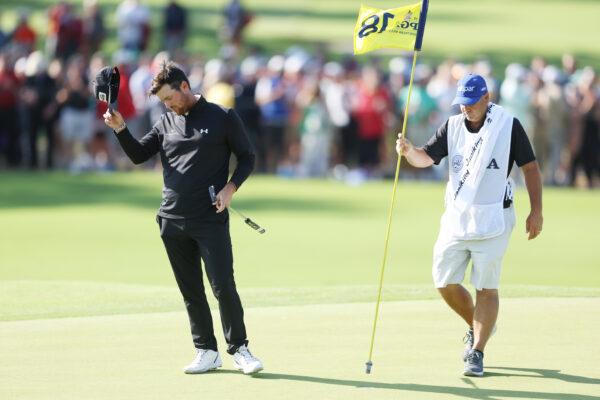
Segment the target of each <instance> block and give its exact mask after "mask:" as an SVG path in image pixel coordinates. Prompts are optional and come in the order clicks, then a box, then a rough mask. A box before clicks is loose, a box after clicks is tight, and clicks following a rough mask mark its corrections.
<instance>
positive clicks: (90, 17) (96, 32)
mask: <svg viewBox="0 0 600 400" xmlns="http://www.w3.org/2000/svg"><path fill="white" fill-rule="evenodd" d="M82 24H83V41H82V45H83V46H82V47H84V49H83V52H84V54H86V55H87V56H88V57H89V56H91V55H92V54H94V53H96V52H97V51H98V50H100V47H101V46H102V42H103V41H104V37H105V36H106V28H105V27H104V16H103V15H102V9H101V8H100V6H99V5H98V1H97V0H85V1H84V7H83V22H82Z"/></svg>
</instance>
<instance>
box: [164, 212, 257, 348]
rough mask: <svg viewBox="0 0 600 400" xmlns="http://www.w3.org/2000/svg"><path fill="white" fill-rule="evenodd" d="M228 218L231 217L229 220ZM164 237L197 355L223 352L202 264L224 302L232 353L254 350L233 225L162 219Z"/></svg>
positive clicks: (223, 318) (225, 326)
mask: <svg viewBox="0 0 600 400" xmlns="http://www.w3.org/2000/svg"><path fill="white" fill-rule="evenodd" d="M224 217H226V216H224ZM157 221H158V224H159V226H160V236H161V238H162V240H163V243H164V245H165V249H166V250H167V255H168V256H169V261H170V262H171V267H172V268H173V273H174V274H175V280H176V281H177V285H178V286H179V290H180V291H181V294H182V295H183V300H184V302H185V307H186V309H187V313H188V316H189V319H190V326H191V331H192V339H193V341H194V346H195V347H196V348H197V349H211V350H215V351H216V350H217V340H216V338H215V335H214V330H213V322H212V316H211V314H210V308H209V306H208V302H207V300H206V294H205V292H204V283H203V278H202V261H203V262H204V269H205V270H206V276H207V278H208V281H209V282H210V286H211V288H212V292H213V294H214V295H215V297H216V299H217V301H218V302H219V311H220V313H221V324H222V325H223V333H224V334H225V340H226V342H227V345H228V346H227V352H228V353H229V354H233V353H235V351H236V350H237V348H238V347H239V346H241V345H246V344H248V341H247V340H246V327H245V326H244V310H243V308H242V303H241V301H240V297H239V295H238V292H237V289H236V287H235V281H234V278H233V255H232V250H231V238H230V236H229V219H228V218H227V217H226V218H225V221H224V222H222V221H207V220H205V219H198V218H188V219H169V218H163V217H160V216H158V217H157Z"/></svg>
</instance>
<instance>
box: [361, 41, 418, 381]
mask: <svg viewBox="0 0 600 400" xmlns="http://www.w3.org/2000/svg"><path fill="white" fill-rule="evenodd" d="M418 53H419V52H418V51H416V50H415V51H414V54H413V63H412V68H411V70H410V83H409V84H408V97H407V99H406V106H405V107H404V121H403V123H402V134H403V135H406V122H407V121H408V106H409V104H410V95H411V93H412V85H413V78H414V76H415V65H416V64H417V54H418ZM401 160H402V155H398V162H397V164H396V174H395V176H394V188H393V189H392V201H391V204H390V209H389V213H388V223H387V230H386V233H385V244H384V246H383V260H382V262H381V272H380V275H379V290H378V291H377V303H376V304H375V318H374V319H373V332H372V333H371V346H370V348H369V360H368V361H367V362H366V363H365V364H366V366H367V369H366V373H367V374H370V373H371V367H373V362H372V361H371V357H372V356H373V345H374V343H375V330H376V329H377V317H378V316H379V303H381V289H382V287H383V275H384V272H385V263H386V260H387V253H388V243H389V239H390V230H391V227H392V214H393V211H394V202H395V200H396V188H397V187H398V175H399V173H400V161H401Z"/></svg>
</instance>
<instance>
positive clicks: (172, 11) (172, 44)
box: [164, 0, 187, 53]
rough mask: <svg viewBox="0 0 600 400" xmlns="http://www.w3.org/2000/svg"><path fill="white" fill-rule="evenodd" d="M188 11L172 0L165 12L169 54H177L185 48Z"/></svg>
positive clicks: (166, 45)
mask: <svg viewBox="0 0 600 400" xmlns="http://www.w3.org/2000/svg"><path fill="white" fill-rule="evenodd" d="M186 15H187V14H186V10H185V9H184V8H183V7H182V6H180V5H179V4H178V3H177V2H176V1H174V0H171V1H169V4H168V5H167V6H166V7H165V10H164V29H165V33H164V35H165V36H164V40H165V42H164V45H165V48H166V49H167V51H168V52H170V53H175V52H177V51H178V50H180V49H182V48H183V44H184V42H185V36H186V29H187V19H186Z"/></svg>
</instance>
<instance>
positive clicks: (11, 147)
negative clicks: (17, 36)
mask: <svg viewBox="0 0 600 400" xmlns="http://www.w3.org/2000/svg"><path fill="white" fill-rule="evenodd" d="M18 94H19V82H18V80H17V77H16V75H15V73H14V70H13V66H11V65H10V61H9V59H8V56H7V55H5V54H2V53H0V121H2V123H1V124H0V154H3V155H4V157H5V159H6V163H7V164H8V166H9V167H16V166H18V165H19V163H20V162H21V146H20V143H19V141H20V128H19V119H18V112H17V98H18Z"/></svg>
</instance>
